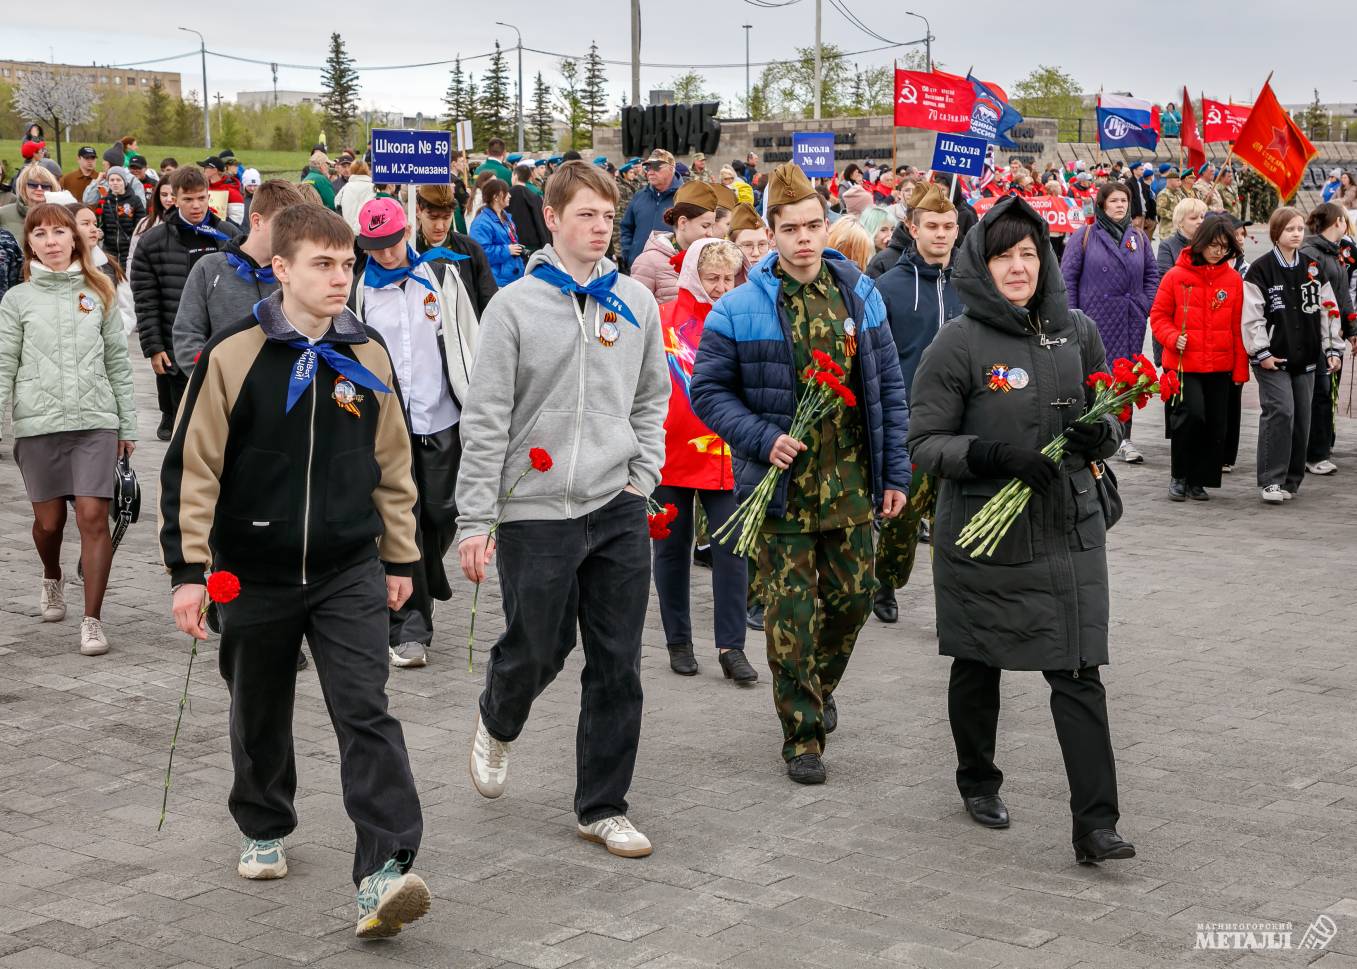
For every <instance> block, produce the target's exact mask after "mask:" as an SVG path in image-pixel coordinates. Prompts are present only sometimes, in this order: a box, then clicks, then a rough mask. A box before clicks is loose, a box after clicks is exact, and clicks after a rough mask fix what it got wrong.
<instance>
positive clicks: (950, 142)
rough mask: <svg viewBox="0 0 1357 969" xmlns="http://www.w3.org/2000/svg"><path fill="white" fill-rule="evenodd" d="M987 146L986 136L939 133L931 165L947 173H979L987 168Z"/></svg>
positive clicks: (970, 174)
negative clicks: (973, 136)
mask: <svg viewBox="0 0 1357 969" xmlns="http://www.w3.org/2000/svg"><path fill="white" fill-rule="evenodd" d="M985 147H986V142H985V139H984V138H968V137H966V136H965V135H949V134H939V135H938V140H937V143H936V144H935V145H934V146H933V164H932V166H931V167H932V169H933V171H935V172H943V173H945V174H947V175H969V176H972V177H973V176H976V175H979V174H981V173H982V172H983V171H984V170H985Z"/></svg>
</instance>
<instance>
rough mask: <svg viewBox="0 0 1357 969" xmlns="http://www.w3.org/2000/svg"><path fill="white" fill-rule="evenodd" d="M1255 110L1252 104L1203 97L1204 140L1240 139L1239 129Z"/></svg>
mask: <svg viewBox="0 0 1357 969" xmlns="http://www.w3.org/2000/svg"><path fill="white" fill-rule="evenodd" d="M1251 110H1253V105H1251V104H1226V103H1225V102H1224V101H1211V100H1208V99H1207V98H1202V140H1203V141H1206V142H1212V141H1238V140H1239V129H1240V128H1242V127H1244V121H1245V120H1246V119H1247V118H1248V116H1249V112H1250V111H1251Z"/></svg>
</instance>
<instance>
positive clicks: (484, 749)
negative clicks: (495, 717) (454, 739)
mask: <svg viewBox="0 0 1357 969" xmlns="http://www.w3.org/2000/svg"><path fill="white" fill-rule="evenodd" d="M468 766H469V768H470V770H471V783H472V784H475V785H476V790H477V791H479V792H480V795H481V797H490V798H495V797H499V796H500V795H501V794H503V793H504V785H505V784H506V783H507V782H508V780H509V744H506V743H504V742H503V741H499V740H496V739H495V738H494V737H492V736H490V731H489V730H487V729H485V721H484V720H482V719H481V715H480V714H479V713H477V714H476V736H475V737H473V738H472V741H471V762H470V764H469V765H468Z"/></svg>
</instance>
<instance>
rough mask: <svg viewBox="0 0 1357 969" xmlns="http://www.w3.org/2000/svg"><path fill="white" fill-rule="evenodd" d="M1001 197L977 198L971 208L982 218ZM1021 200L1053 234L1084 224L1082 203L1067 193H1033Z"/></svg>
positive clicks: (1060, 233)
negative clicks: (1039, 217) (1043, 220)
mask: <svg viewBox="0 0 1357 969" xmlns="http://www.w3.org/2000/svg"><path fill="white" fill-rule="evenodd" d="M1001 198H1003V196H1002V195H1000V196H998V197H997V198H996V197H989V196H987V197H985V198H982V199H977V200H976V201H975V203H974V204H973V205H972V208H974V209H975V214H976V215H978V216H980V217H981V218H982V219H983V218H984V217H985V213H986V212H988V211H989V210H990V209H992V208H994V205H995V203H996V202H998V201H999V199H1001ZM1023 201H1024V202H1026V203H1027V204H1028V205H1030V206H1032V209H1033V210H1034V211H1035V212H1036V213H1037V215H1039V216H1041V217H1042V218H1043V219H1045V220H1046V225H1047V226H1048V227H1050V230H1051V232H1052V233H1053V234H1055V235H1069V234H1070V233H1071V232H1073V231H1074V230H1075V229H1077V228H1079V227H1080V226H1081V225H1083V224H1084V219H1085V216H1084V208H1083V204H1082V203H1081V202H1080V201H1079V200H1078V199H1076V198H1071V197H1070V196H1068V195H1035V196H1033V197H1032V198H1027V197H1026V196H1024V197H1023Z"/></svg>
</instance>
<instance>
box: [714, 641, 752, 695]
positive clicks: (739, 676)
mask: <svg viewBox="0 0 1357 969" xmlns="http://www.w3.org/2000/svg"><path fill="white" fill-rule="evenodd" d="M717 659H719V660H720V661H721V670H722V672H724V673H725V674H726V679H728V680H734V681H735V685H736V686H753V685H754V684H755V683H757V682H758V681H759V671H758V670H756V669H754V667H752V666H750V665H749V660H748V659H747V658H746V657H745V655H744V650H742V649H728V650H726V651H725V652H724V653H721V654H719V655H718V656H717Z"/></svg>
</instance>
